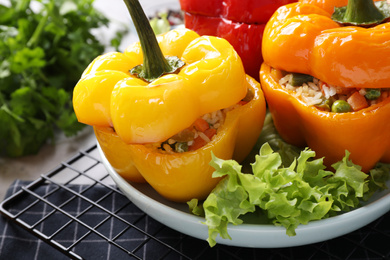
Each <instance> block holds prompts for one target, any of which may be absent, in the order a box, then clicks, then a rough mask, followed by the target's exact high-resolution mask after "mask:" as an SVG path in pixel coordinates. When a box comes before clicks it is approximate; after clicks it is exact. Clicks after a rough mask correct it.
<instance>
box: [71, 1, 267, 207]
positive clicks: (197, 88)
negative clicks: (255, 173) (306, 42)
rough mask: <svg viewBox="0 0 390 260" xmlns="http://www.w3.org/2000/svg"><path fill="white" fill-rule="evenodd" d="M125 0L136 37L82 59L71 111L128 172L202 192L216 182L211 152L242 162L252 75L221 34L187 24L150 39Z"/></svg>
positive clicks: (256, 117)
mask: <svg viewBox="0 0 390 260" xmlns="http://www.w3.org/2000/svg"><path fill="white" fill-rule="evenodd" d="M126 2H127V4H128V8H129V11H130V14H131V15H132V18H133V21H134V23H135V26H136V28H137V32H138V35H139V37H140V42H138V43H135V44H133V45H131V46H129V47H128V48H127V49H126V50H125V52H124V53H108V54H105V55H102V56H100V57H97V58H96V59H95V60H94V61H93V62H92V63H91V64H90V65H89V66H88V68H87V69H86V70H85V72H84V73H83V75H82V77H81V79H80V81H79V82H78V84H77V85H76V87H75V89H74V98H73V101H74V108H75V112H76V115H77V117H78V119H79V121H80V122H83V123H85V124H90V125H93V126H94V130H95V134H96V137H97V140H98V142H99V145H100V147H101V148H102V150H103V152H104V154H105V156H106V157H107V159H108V161H109V162H110V164H111V165H112V166H113V167H114V169H116V171H117V172H118V173H119V174H120V175H121V176H123V177H125V178H126V179H127V180H129V181H138V182H142V181H146V182H148V183H149V184H150V185H151V186H152V187H153V188H154V189H155V190H156V191H157V192H159V193H160V194H161V195H162V196H164V197H166V198H168V199H170V200H173V201H179V202H184V201H188V200H190V199H192V198H198V199H203V198H205V197H206V196H207V195H208V194H209V193H210V191H211V190H212V189H213V188H214V186H215V185H216V184H217V183H218V181H219V179H216V178H212V176H211V175H212V172H213V168H212V167H211V166H209V162H210V161H211V152H212V153H214V154H215V155H216V156H218V157H220V158H223V159H230V158H234V159H236V160H239V161H241V160H243V159H244V158H245V157H246V156H247V155H248V154H249V152H250V150H251V149H252V147H253V146H254V145H255V143H256V140H257V138H258V136H259V134H260V131H261V128H262V125H263V120H264V117H265V100H264V97H263V93H262V91H261V89H260V84H259V83H258V82H256V81H255V80H254V79H252V78H251V77H249V76H247V75H246V74H245V72H244V68H243V65H242V62H241V59H240V57H239V56H238V55H237V53H236V52H235V51H234V49H233V47H232V46H231V45H230V44H229V43H228V42H227V41H226V40H224V39H221V38H217V37H208V36H204V37H200V36H199V35H198V34H196V33H195V32H193V31H191V30H188V29H177V30H172V31H170V32H168V33H166V34H163V35H159V36H158V37H157V39H156V37H155V36H154V34H153V31H152V30H151V28H150V25H149V23H148V21H147V18H146V16H145V15H144V14H143V12H142V9H141V7H140V6H139V3H138V1H136V0H131V1H126ZM133 5H134V6H136V8H133V7H134V6H133ZM139 12H140V13H139ZM141 16H142V17H141ZM141 18H142V19H141ZM138 28H142V29H141V30H138Z"/></svg>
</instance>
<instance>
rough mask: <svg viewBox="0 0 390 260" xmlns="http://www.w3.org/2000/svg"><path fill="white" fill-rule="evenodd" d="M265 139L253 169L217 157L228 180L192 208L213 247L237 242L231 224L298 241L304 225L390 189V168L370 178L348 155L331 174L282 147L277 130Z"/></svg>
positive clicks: (218, 173)
mask: <svg viewBox="0 0 390 260" xmlns="http://www.w3.org/2000/svg"><path fill="white" fill-rule="evenodd" d="M267 125H272V121H269V122H267ZM271 132H274V134H270V133H271ZM262 135H263V137H264V135H268V137H266V138H265V139H262V137H261V138H260V139H262V140H261V141H260V142H263V141H265V142H264V143H262V144H261V146H260V152H259V153H258V154H256V155H255V156H254V162H253V163H250V164H249V165H250V167H249V168H248V167H246V168H245V167H244V166H245V165H240V164H238V163H237V162H236V161H234V160H222V159H219V158H217V157H215V156H214V155H212V161H211V162H210V165H211V166H213V167H214V168H215V172H214V173H213V177H222V176H225V178H223V179H222V180H221V181H220V183H219V184H218V185H217V186H216V187H215V189H214V190H213V191H212V192H211V193H210V194H209V196H208V197H207V199H206V200H205V201H204V202H203V204H200V205H199V203H198V201H197V200H196V199H194V200H192V201H190V202H189V205H190V209H191V210H192V212H193V213H194V214H197V215H201V216H204V217H205V222H204V224H206V225H207V226H208V234H209V237H208V239H207V241H208V242H209V244H210V246H214V245H215V244H216V237H217V236H218V234H219V235H220V236H221V237H222V238H224V239H231V237H230V236H229V234H228V232H227V226H228V224H229V223H231V224H233V225H239V224H242V223H243V222H244V220H245V222H247V223H269V224H274V225H276V226H283V227H285V228H286V234H287V235H288V236H295V235H296V233H295V229H296V228H297V227H298V225H300V224H307V223H309V222H310V221H313V220H319V219H324V218H328V217H331V216H334V215H336V214H340V213H341V212H347V211H350V210H352V209H354V208H356V207H358V206H359V205H360V203H361V201H362V200H364V199H367V198H368V197H369V195H371V194H373V193H374V192H375V191H376V190H378V189H383V188H387V187H386V185H385V182H386V181H387V180H388V178H389V167H388V165H380V167H377V168H375V169H373V170H372V173H371V174H370V175H368V174H365V173H364V172H362V171H361V167H360V166H358V165H355V164H353V163H352V162H351V161H350V160H349V152H348V151H346V154H345V157H344V158H343V159H342V160H341V161H339V162H337V163H335V164H333V165H332V167H333V168H334V171H329V170H326V167H325V166H324V164H323V158H320V159H315V152H314V151H311V150H310V149H307V148H306V149H304V150H301V151H300V152H299V153H298V152H297V151H298V150H297V148H295V147H289V145H287V144H286V143H284V142H283V141H281V139H279V137H278V135H277V134H275V130H274V129H271V130H270V131H269V133H267V131H265V132H264V133H263V134H262ZM270 137H271V138H270ZM260 139H259V140H260ZM278 140H279V141H278ZM268 141H270V142H268ZM271 144H272V146H273V147H274V149H277V150H278V151H274V149H273V148H272V147H271ZM286 162H288V164H287V163H286ZM243 169H245V171H248V173H245V172H243ZM248 169H250V170H248Z"/></svg>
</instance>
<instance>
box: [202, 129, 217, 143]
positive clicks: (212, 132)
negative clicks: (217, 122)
mask: <svg viewBox="0 0 390 260" xmlns="http://www.w3.org/2000/svg"><path fill="white" fill-rule="evenodd" d="M216 133H217V129H215V128H209V129H207V130H206V131H204V134H205V135H206V136H207V137H208V138H209V139H210V140H211V138H213V136H214V135H215V134H216Z"/></svg>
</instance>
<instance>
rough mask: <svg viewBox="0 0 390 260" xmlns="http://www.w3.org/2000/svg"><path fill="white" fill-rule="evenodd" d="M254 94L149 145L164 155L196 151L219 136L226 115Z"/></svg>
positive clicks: (250, 93)
mask: <svg viewBox="0 0 390 260" xmlns="http://www.w3.org/2000/svg"><path fill="white" fill-rule="evenodd" d="M253 95H254V94H253V93H252V91H251V90H249V89H248V91H247V94H246V96H245V98H243V99H242V100H241V101H240V102H238V103H237V104H234V105H232V106H230V107H227V108H224V109H220V110H217V111H213V112H211V113H207V114H204V115H203V116H201V117H199V118H197V119H196V120H195V122H194V123H193V124H192V125H191V126H190V127H188V128H186V129H184V130H183V131H181V132H179V133H177V134H176V135H174V136H172V137H171V138H169V139H168V140H166V141H164V142H160V143H153V144H147V145H150V146H153V147H155V148H157V149H158V150H159V151H160V152H162V153H183V152H190V151H195V150H197V149H199V148H201V147H203V146H205V145H206V144H208V143H209V142H211V141H212V140H213V138H214V136H215V135H217V133H218V131H219V129H220V127H221V126H222V125H223V123H224V121H225V117H226V114H227V113H228V112H229V111H232V110H234V109H236V108H238V107H240V106H242V105H245V104H246V103H248V102H249V101H251V100H252V98H253Z"/></svg>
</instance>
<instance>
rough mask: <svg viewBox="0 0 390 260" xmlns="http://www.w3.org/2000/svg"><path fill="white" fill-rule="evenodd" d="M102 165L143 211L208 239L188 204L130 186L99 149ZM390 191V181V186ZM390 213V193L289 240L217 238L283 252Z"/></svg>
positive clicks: (255, 235) (249, 230)
mask: <svg viewBox="0 0 390 260" xmlns="http://www.w3.org/2000/svg"><path fill="white" fill-rule="evenodd" d="M99 152H100V155H101V157H102V162H103V164H104V166H105V167H106V168H107V170H108V172H109V174H110V176H111V177H112V179H113V180H114V182H115V183H116V184H117V185H118V187H119V189H120V190H121V191H122V192H123V193H124V194H125V195H126V196H127V197H128V198H129V199H130V200H131V201H132V202H133V203H134V204H135V205H136V206H137V207H139V208H140V209H141V210H142V211H144V212H145V213H146V214H148V215H149V216H151V217H152V218H154V219H155V220H157V221H159V222H161V223H162V224H164V225H166V226H168V227H170V228H172V229H175V230H177V231H179V232H182V233H184V234H187V235H190V236H192V237H196V238H199V239H202V240H205V239H207V237H208V231H207V226H206V225H204V224H202V223H201V222H203V221H204V218H201V217H198V216H195V215H192V214H191V213H189V211H188V206H187V205H186V204H185V203H174V202H171V201H168V200H166V199H164V198H163V197H161V196H160V195H159V194H158V193H157V192H156V191H154V190H153V188H152V187H151V186H149V185H148V184H137V183H132V184H130V183H128V182H127V181H125V180H124V179H123V178H122V177H121V176H120V175H119V174H117V173H116V172H115V170H114V169H113V168H112V167H111V165H110V164H109V162H108V161H107V159H106V158H105V156H104V154H103V152H102V151H101V149H100V147H99ZM387 185H388V187H390V181H389V182H388V183H387ZM389 210H390V190H389V189H387V190H385V191H382V192H381V193H377V194H375V196H373V197H372V198H371V199H370V200H369V201H368V202H367V203H366V204H365V206H363V207H361V208H358V209H355V210H353V211H351V212H348V213H344V214H341V215H338V216H335V217H332V218H328V219H324V220H319V221H313V222H310V223H309V224H308V225H300V226H299V227H298V228H297V229H296V233H297V234H296V236H293V237H289V236H287V235H286V230H285V228H283V227H276V226H273V225H258V224H242V225H238V226H234V225H230V226H228V233H229V235H230V236H231V237H232V239H231V240H229V239H221V238H220V237H218V238H217V243H218V244H225V245H231V246H240V247H256V248H280V247H292V246H300V245H306V244H311V243H316V242H321V241H325V240H328V239H332V238H335V237H338V236H342V235H344V234H347V233H349V232H352V231H354V230H357V229H359V228H361V227H363V226H365V225H367V224H369V223H370V222H372V221H374V220H375V219H377V218H379V217H380V216H382V215H384V214H385V213H386V212H387V211H389Z"/></svg>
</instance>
